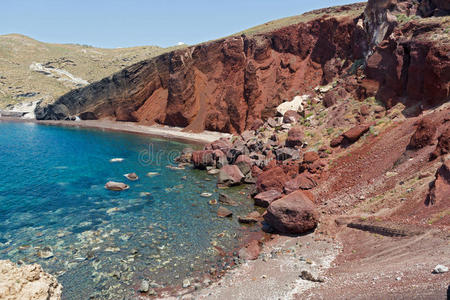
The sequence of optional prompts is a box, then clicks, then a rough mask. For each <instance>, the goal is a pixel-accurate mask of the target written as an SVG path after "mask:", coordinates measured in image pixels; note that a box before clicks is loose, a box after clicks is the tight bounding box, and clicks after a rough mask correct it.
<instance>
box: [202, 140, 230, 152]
mask: <svg viewBox="0 0 450 300" xmlns="http://www.w3.org/2000/svg"><path fill="white" fill-rule="evenodd" d="M231 147H232V144H231V142H230V141H229V140H228V139H227V138H221V139H218V140H217V141H214V142H212V143H211V144H209V145H207V146H206V147H205V150H220V151H222V152H223V153H227V152H228V150H230V148H231Z"/></svg>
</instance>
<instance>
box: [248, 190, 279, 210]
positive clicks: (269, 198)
mask: <svg viewBox="0 0 450 300" xmlns="http://www.w3.org/2000/svg"><path fill="white" fill-rule="evenodd" d="M282 196H283V194H282V193H281V192H279V191H277V190H269V191H265V192H262V193H259V194H258V195H256V196H255V197H254V200H255V205H256V206H260V207H269V205H270V204H271V203H272V202H274V201H275V200H278V199H280V198H281V197H282Z"/></svg>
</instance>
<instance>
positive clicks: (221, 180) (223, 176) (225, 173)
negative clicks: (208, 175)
mask: <svg viewBox="0 0 450 300" xmlns="http://www.w3.org/2000/svg"><path fill="white" fill-rule="evenodd" d="M244 177H245V176H244V174H242V172H241V170H239V168H238V166H236V165H227V166H224V167H223V168H222V169H220V172H219V177H218V181H217V183H218V184H219V185H222V186H233V185H239V184H240V183H241V182H242V180H243V179H244Z"/></svg>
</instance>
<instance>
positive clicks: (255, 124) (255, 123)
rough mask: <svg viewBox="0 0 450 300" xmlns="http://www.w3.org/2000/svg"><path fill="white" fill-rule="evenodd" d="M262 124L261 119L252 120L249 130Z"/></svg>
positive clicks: (256, 128)
mask: <svg viewBox="0 0 450 300" xmlns="http://www.w3.org/2000/svg"><path fill="white" fill-rule="evenodd" d="M263 125H264V122H263V121H262V120H261V119H256V120H255V121H253V123H252V125H251V126H250V130H258V129H259V128H261V127H262V126H263Z"/></svg>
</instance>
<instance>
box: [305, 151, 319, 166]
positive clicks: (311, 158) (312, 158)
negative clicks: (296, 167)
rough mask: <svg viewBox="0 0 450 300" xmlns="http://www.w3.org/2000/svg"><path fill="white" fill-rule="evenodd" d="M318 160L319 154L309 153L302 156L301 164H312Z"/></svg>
mask: <svg viewBox="0 0 450 300" xmlns="http://www.w3.org/2000/svg"><path fill="white" fill-rule="evenodd" d="M319 158H320V156H319V154H318V153H317V152H314V151H309V152H306V153H305V154H303V162H304V163H307V164H312V163H313V162H315V161H316V160H318V159H319Z"/></svg>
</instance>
